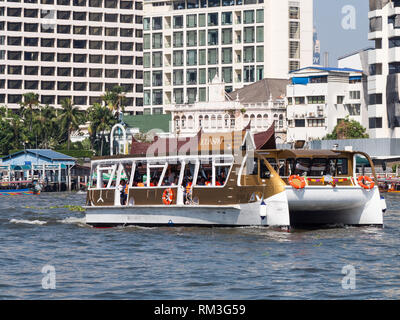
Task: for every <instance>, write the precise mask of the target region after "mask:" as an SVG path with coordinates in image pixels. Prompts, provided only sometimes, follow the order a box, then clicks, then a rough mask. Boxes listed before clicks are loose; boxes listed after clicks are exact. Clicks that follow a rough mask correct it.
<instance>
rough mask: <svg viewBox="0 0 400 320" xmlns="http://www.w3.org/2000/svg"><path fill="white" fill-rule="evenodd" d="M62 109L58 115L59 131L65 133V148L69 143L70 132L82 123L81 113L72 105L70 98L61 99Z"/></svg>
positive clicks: (68, 146)
mask: <svg viewBox="0 0 400 320" xmlns="http://www.w3.org/2000/svg"><path fill="white" fill-rule="evenodd" d="M61 107H62V111H61V114H60V115H59V117H58V120H59V121H60V127H61V133H67V149H68V150H69V148H70V144H71V133H72V131H73V130H78V129H79V125H80V124H82V123H83V121H84V120H83V114H82V113H81V112H80V111H79V109H78V107H76V106H74V104H73V103H72V100H71V99H70V98H66V99H64V100H63V101H61Z"/></svg>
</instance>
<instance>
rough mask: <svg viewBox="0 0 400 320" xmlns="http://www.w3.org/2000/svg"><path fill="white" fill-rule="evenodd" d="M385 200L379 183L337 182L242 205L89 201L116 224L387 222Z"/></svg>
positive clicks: (93, 210) (92, 215)
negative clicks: (368, 188)
mask: <svg viewBox="0 0 400 320" xmlns="http://www.w3.org/2000/svg"><path fill="white" fill-rule="evenodd" d="M384 209H385V207H384V205H382V202H381V200H380V195H379V191H378V190H377V188H376V189H374V190H371V191H365V190H363V189H361V188H349V187H337V188H336V189H335V190H329V189H327V188H324V187H321V188H312V189H311V188H310V189H306V190H294V189H291V188H290V187H288V188H287V190H286V191H285V192H283V193H280V194H277V195H275V196H273V197H271V198H268V199H265V200H258V201H255V202H253V203H245V204H237V205H214V206H213V205H193V204H190V205H184V204H183V205H172V206H166V205H134V206H129V205H128V206H98V207H93V206H88V207H86V211H87V213H86V223H87V224H89V225H92V226H95V227H113V226H128V225H138V226H209V227H213V226H220V227H239V226H271V227H290V226H314V225H355V226H357V225H368V226H370V225H374V226H383V210H384Z"/></svg>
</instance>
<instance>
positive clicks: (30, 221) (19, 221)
mask: <svg viewBox="0 0 400 320" xmlns="http://www.w3.org/2000/svg"><path fill="white" fill-rule="evenodd" d="M10 222H11V223H24V224H37V225H43V224H46V223H47V221H42V220H23V219H11V220H10Z"/></svg>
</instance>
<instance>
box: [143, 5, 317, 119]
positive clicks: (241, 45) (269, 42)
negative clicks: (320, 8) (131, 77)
mask: <svg viewBox="0 0 400 320" xmlns="http://www.w3.org/2000/svg"><path fill="white" fill-rule="evenodd" d="M143 24H144V25H143V29H144V30H143V37H144V38H143V49H144V59H143V63H144V72H143V78H144V97H143V102H144V112H145V113H147V114H149V113H162V112H163V111H165V110H163V107H165V109H169V110H170V109H171V108H172V109H173V108H174V105H175V104H176V105H182V104H193V103H195V102H208V101H209V100H210V97H209V93H208V90H207V85H208V84H209V83H210V82H211V80H212V79H214V77H215V75H217V76H218V77H219V78H220V79H221V80H222V81H223V82H224V84H225V91H226V92H231V91H234V90H236V89H240V88H242V87H243V86H244V85H248V84H250V83H254V82H256V81H259V80H261V79H264V78H275V79H287V75H288V72H289V71H292V70H297V69H299V68H301V67H304V66H308V65H312V59H313V1H312V0H298V1H289V0H174V1H171V0H169V1H162V0H145V1H144V19H143ZM210 101H211V100H210Z"/></svg>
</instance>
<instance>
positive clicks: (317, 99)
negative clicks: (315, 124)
mask: <svg viewBox="0 0 400 320" xmlns="http://www.w3.org/2000/svg"><path fill="white" fill-rule="evenodd" d="M307 102H308V104H324V103H325V96H308V97H307Z"/></svg>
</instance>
